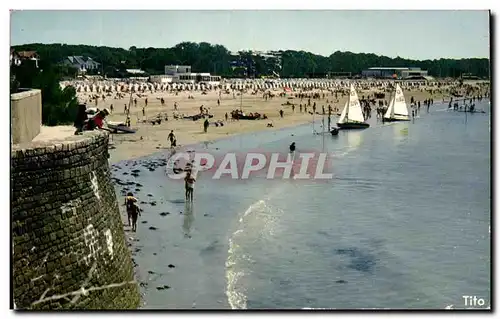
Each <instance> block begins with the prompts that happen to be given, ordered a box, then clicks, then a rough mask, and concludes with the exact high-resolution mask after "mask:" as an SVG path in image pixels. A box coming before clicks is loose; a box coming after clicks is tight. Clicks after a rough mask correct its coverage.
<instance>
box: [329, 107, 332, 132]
mask: <svg viewBox="0 0 500 319" xmlns="http://www.w3.org/2000/svg"><path fill="white" fill-rule="evenodd" d="M331 115H332V109H331V107H328V132H330V123H331V119H330V116H331Z"/></svg>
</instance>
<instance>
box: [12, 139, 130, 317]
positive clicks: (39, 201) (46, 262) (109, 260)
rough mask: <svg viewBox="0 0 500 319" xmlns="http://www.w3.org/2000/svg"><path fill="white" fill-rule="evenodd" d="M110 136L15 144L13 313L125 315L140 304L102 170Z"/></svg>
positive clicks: (106, 174) (119, 221)
mask: <svg viewBox="0 0 500 319" xmlns="http://www.w3.org/2000/svg"><path fill="white" fill-rule="evenodd" d="M108 137H109V136H108V134H107V133H106V132H100V131H94V132H86V133H85V134H84V135H80V136H71V137H68V138H66V139H64V140H59V141H54V140H52V141H48V142H36V143H31V144H29V145H22V146H21V145H14V146H13V147H12V155H11V189H12V193H11V199H12V204H11V205H12V207H11V208H12V236H13V242H12V244H13V292H14V303H15V305H16V307H17V308H18V309H26V308H28V309H127V308H137V307H138V305H139V301H140V296H139V291H138V286H137V283H136V282H135V281H134V275H133V265H132V260H131V255H130V251H129V250H128V248H127V244H126V241H125V236H124V231H123V224H122V219H121V216H120V213H119V209H118V203H117V199H116V195H115V191H114V188H113V185H112V184H111V180H110V170H109V165H108Z"/></svg>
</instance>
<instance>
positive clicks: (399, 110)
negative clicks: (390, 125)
mask: <svg viewBox="0 0 500 319" xmlns="http://www.w3.org/2000/svg"><path fill="white" fill-rule="evenodd" d="M409 120H410V116H409V112H408V106H407V105H406V100H405V96H404V94H403V90H401V87H400V86H399V84H396V92H395V94H394V95H393V96H392V99H391V101H390V102H389V107H388V108H387V111H386V112H385V114H384V117H383V121H384V122H394V121H409Z"/></svg>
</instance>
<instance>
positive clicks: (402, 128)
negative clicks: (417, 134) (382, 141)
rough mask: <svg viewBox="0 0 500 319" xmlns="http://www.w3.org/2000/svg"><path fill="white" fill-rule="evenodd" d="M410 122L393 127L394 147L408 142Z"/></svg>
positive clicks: (396, 124)
mask: <svg viewBox="0 0 500 319" xmlns="http://www.w3.org/2000/svg"><path fill="white" fill-rule="evenodd" d="M408 128H409V122H400V123H395V124H393V125H392V131H393V141H394V146H399V145H401V144H403V143H405V142H407V141H408V134H409V132H408Z"/></svg>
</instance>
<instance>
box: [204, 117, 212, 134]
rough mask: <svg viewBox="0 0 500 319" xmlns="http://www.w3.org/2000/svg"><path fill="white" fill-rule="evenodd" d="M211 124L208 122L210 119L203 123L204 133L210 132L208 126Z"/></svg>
mask: <svg viewBox="0 0 500 319" xmlns="http://www.w3.org/2000/svg"><path fill="white" fill-rule="evenodd" d="M209 125H210V123H209V122H208V119H205V122H203V131H204V132H205V133H206V132H207V130H208V126H209Z"/></svg>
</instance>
